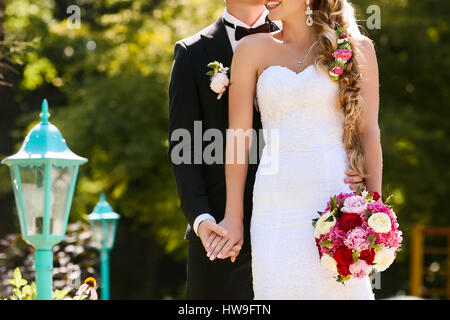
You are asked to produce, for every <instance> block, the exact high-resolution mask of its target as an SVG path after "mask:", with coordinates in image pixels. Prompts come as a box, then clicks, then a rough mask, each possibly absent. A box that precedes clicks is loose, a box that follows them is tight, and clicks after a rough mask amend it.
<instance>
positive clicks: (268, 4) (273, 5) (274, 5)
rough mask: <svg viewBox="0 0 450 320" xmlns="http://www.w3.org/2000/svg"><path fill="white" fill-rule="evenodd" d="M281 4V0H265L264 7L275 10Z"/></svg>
mask: <svg viewBox="0 0 450 320" xmlns="http://www.w3.org/2000/svg"><path fill="white" fill-rule="evenodd" d="M280 5H281V1H267V2H266V8H267V9H268V10H269V11H270V10H275V9H276V8H278V7H279V6H280Z"/></svg>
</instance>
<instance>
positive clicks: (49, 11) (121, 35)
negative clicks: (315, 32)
mask: <svg viewBox="0 0 450 320" xmlns="http://www.w3.org/2000/svg"><path fill="white" fill-rule="evenodd" d="M353 2H354V4H355V6H356V7H357V12H358V18H359V23H360V24H361V25H362V26H365V19H367V18H368V16H369V14H367V13H366V8H367V7H368V6H369V5H371V4H373V3H372V2H373V1H370V0H354V1H353ZM72 4H76V5H78V6H79V7H80V8H81V28H80V29H69V28H67V22H68V21H67V19H68V18H69V16H70V14H67V13H66V9H67V7H68V6H69V5H72ZM376 4H377V5H379V7H380V8H381V29H380V30H367V32H368V35H369V36H370V38H372V39H373V40H374V42H375V47H376V50H377V55H378V59H379V68H380V94H381V105H380V127H381V132H382V145H383V155H384V177H383V184H384V193H386V194H392V195H394V199H393V200H394V203H393V204H394V206H395V208H396V211H397V214H398V216H399V222H400V224H401V228H402V230H404V233H405V235H406V243H405V244H406V250H405V251H404V252H403V253H402V254H401V255H400V256H399V257H398V262H397V263H396V264H395V265H394V266H392V267H391V268H390V269H389V271H387V272H385V273H383V275H382V290H381V292H378V291H377V297H385V296H390V295H392V294H396V293H398V292H401V291H403V292H404V293H407V292H408V291H407V290H408V277H409V274H408V272H405V271H406V270H408V263H409V260H408V259H409V255H408V250H407V249H408V233H409V230H410V227H411V226H412V225H413V224H414V223H423V224H431V225H448V224H449V222H450V221H449V220H450V215H449V212H448V210H446V209H445V208H446V201H447V199H446V195H447V193H448V192H449V182H450V173H449V170H448V167H447V166H448V159H449V157H450V146H449V144H448V139H449V134H450V130H449V129H450V128H449V126H450V123H449V121H448V120H449V114H450V109H449V108H448V106H449V105H450V93H449V92H450V90H449V83H450V79H449V78H450V75H449V73H448V72H447V70H450V59H449V57H450V41H449V36H450V33H449V20H448V17H449V11H450V2H447V1H438V0H421V1H412V0H380V1H377V2H376ZM222 10H223V2H222V1H207V0H190V1H188V0H184V1H181V0H133V1H131V0H78V1H69V0H41V1H39V2H37V1H33V0H14V1H9V2H7V7H6V19H5V29H6V31H7V34H13V35H14V36H15V37H17V38H18V39H19V40H21V41H32V40H33V39H34V40H35V41H36V39H37V41H38V45H37V47H36V50H34V51H33V52H30V53H28V54H25V55H24V56H22V57H21V59H23V60H24V63H25V64H24V68H23V70H22V71H23V72H22V79H21V81H20V85H19V86H17V87H16V88H15V90H16V100H17V103H18V104H19V105H33V108H32V111H33V112H32V113H31V114H30V113H29V112H28V113H26V114H25V115H23V116H21V117H20V118H19V119H18V120H17V124H16V128H17V129H16V130H13V131H12V132H11V136H12V137H14V138H15V139H16V141H17V143H20V142H21V141H22V139H23V137H24V135H25V134H26V132H27V130H28V129H29V127H30V126H31V125H33V124H35V123H36V121H37V111H38V110H39V105H40V101H41V100H42V98H44V97H47V98H48V99H49V102H50V108H51V114H52V118H51V120H52V122H53V123H54V124H55V125H56V126H57V127H58V128H59V129H60V130H61V131H62V133H63V135H64V137H65V138H66V139H67V141H68V144H69V146H70V147H71V149H72V150H73V151H74V152H76V153H77V154H79V155H81V156H84V157H87V158H89V163H88V164H87V165H85V166H83V167H82V169H81V172H80V178H79V183H78V186H77V190H76V195H75V198H74V204H73V209H72V216H71V217H72V220H78V219H84V218H85V216H86V214H87V213H89V212H90V210H91V209H92V207H93V206H94V204H95V203H96V201H97V199H98V194H99V193H100V192H101V191H105V192H106V193H107V194H109V195H110V198H111V199H110V200H111V204H112V206H113V207H114V208H115V210H116V211H118V212H120V213H121V214H122V215H124V217H125V218H126V219H128V220H129V221H131V222H132V223H131V224H130V225H127V228H128V229H126V230H122V231H123V232H122V234H125V235H124V236H123V237H124V238H126V237H127V235H126V234H127V232H128V233H131V232H138V233H139V234H143V235H148V236H150V237H152V238H154V239H155V241H156V242H157V244H158V246H159V247H160V248H161V252H162V253H161V255H162V256H169V257H171V258H170V259H172V260H169V262H167V261H166V263H169V264H170V263H175V262H176V261H178V262H179V263H183V261H184V259H185V255H186V250H185V249H186V243H185V242H184V241H183V240H182V239H183V233H184V229H185V224H186V222H185V219H184V217H183V215H182V214H181V212H180V210H179V209H178V206H179V202H178V197H177V193H176V189H175V184H174V182H173V178H172V174H171V170H170V166H169V160H168V156H167V118H168V96H167V91H168V90H167V89H168V81H169V76H170V70H171V65H172V59H173V55H172V53H173V45H174V43H175V42H176V41H177V40H179V39H181V38H183V37H185V36H188V35H191V34H194V33H195V32H197V31H199V30H200V29H202V28H203V27H205V26H207V25H208V24H210V23H212V22H213V21H214V20H215V19H217V18H218V17H219V16H220V14H221V13H222ZM366 29H367V28H366ZM1 173H2V175H6V174H7V173H6V171H5V170H3V171H1ZM2 179H5V178H4V177H3V178H2ZM2 192H6V191H3V189H2ZM11 196H12V195H11ZM119 234H120V230H119ZM147 254H150V253H147ZM153 258H154V259H162V258H161V256H158V255H157V254H155V255H154V257H153ZM155 263H156V261H155ZM166 267H167V265H166ZM113 270H114V269H113ZM128 270H129V271H131V272H132V271H133V266H128ZM161 270H170V267H168V268H162V269H161ZM177 270H179V269H177ZM168 272H169V271H168ZM181 282H182V281H181ZM179 287H180V288H182V287H183V283H180V284H179ZM136 290H137V291H138V289H136ZM180 290H182V289H180ZM179 292H180V291H177V292H174V291H172V292H167V291H164V290H162V289H157V290H155V291H153V293H152V296H149V297H141V298H160V297H162V296H164V295H169V296H175V297H177V296H180V295H181V296H182V294H180V293H179ZM126 297H127V296H126V294H125V293H124V294H123V298H126Z"/></svg>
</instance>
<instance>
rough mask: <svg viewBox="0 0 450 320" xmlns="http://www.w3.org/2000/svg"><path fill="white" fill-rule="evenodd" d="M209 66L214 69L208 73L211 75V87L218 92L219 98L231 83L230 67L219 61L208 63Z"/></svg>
mask: <svg viewBox="0 0 450 320" xmlns="http://www.w3.org/2000/svg"><path fill="white" fill-rule="evenodd" d="M208 68H211V69H212V70H210V71H208V72H207V73H206V75H207V76H210V77H211V78H210V79H211V84H210V88H211V90H212V91H214V92H215V93H217V100H219V99H220V98H222V95H223V94H224V93H225V91H226V90H227V88H228V86H229V85H230V79H229V78H228V70H230V68H228V67H224V66H223V65H222V64H221V63H220V62H217V61H214V62H210V63H208Z"/></svg>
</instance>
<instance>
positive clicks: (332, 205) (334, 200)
mask: <svg viewBox="0 0 450 320" xmlns="http://www.w3.org/2000/svg"><path fill="white" fill-rule="evenodd" d="M335 209H337V197H336V196H334V197H332V198H331V201H330V211H331V212H333V211H334V210H335Z"/></svg>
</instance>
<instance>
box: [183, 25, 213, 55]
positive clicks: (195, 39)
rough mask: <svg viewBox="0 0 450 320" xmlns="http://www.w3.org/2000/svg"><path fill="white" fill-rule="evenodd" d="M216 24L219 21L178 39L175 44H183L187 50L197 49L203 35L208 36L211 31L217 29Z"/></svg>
mask: <svg viewBox="0 0 450 320" xmlns="http://www.w3.org/2000/svg"><path fill="white" fill-rule="evenodd" d="M216 24H217V21H216V22H214V23H212V24H210V25H209V26H207V27H206V28H203V29H202V30H200V31H199V32H197V33H195V34H193V35H191V36H189V37H186V38H184V39H181V40H178V41H177V42H176V44H175V46H177V45H181V46H182V47H184V48H185V49H187V50H196V49H197V48H199V47H200V46H201V39H202V37H204V36H208V35H209V34H211V32H212V31H213V30H214V29H215V27H216Z"/></svg>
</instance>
